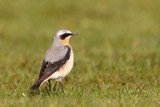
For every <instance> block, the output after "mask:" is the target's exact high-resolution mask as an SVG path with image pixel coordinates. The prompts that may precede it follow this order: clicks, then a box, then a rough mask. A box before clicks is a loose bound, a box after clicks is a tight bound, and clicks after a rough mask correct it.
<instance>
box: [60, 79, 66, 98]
mask: <svg viewBox="0 0 160 107" xmlns="http://www.w3.org/2000/svg"><path fill="white" fill-rule="evenodd" d="M59 83H60V85H61V88H62V91H63V94H64V95H65V93H64V90H63V85H62V82H61V81H59Z"/></svg>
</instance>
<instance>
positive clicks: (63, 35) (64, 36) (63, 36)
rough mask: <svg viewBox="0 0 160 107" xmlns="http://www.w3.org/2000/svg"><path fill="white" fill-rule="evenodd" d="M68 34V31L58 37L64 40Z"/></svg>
mask: <svg viewBox="0 0 160 107" xmlns="http://www.w3.org/2000/svg"><path fill="white" fill-rule="evenodd" d="M69 35H70V33H65V34H62V35H61V36H60V37H61V39H62V40H64V39H65V38H66V37H68V36H69Z"/></svg>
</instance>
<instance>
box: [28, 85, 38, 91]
mask: <svg viewBox="0 0 160 107" xmlns="http://www.w3.org/2000/svg"><path fill="white" fill-rule="evenodd" d="M39 86H40V84H34V85H33V86H32V87H31V88H30V89H31V90H35V89H38V88H39Z"/></svg>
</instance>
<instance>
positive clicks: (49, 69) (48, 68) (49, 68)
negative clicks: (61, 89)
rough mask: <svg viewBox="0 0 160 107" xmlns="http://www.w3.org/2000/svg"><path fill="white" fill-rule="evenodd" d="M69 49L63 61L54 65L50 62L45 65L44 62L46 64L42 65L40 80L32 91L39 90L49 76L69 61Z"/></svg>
mask: <svg viewBox="0 0 160 107" xmlns="http://www.w3.org/2000/svg"><path fill="white" fill-rule="evenodd" d="M67 48H68V51H67V53H66V55H65V56H64V58H63V59H61V60H59V61H57V62H54V63H49V62H47V63H45V62H44V64H42V68H41V72H40V75H39V79H38V80H37V81H36V83H35V84H34V85H33V86H32V87H31V89H32V90H34V89H37V88H38V87H39V86H40V85H41V83H42V82H43V81H44V80H45V79H47V78H48V77H49V76H51V75H52V74H53V73H55V72H56V71H57V70H59V69H60V68H61V67H62V66H63V65H64V64H65V63H66V62H67V61H68V60H69V58H70V53H71V49H70V48H69V47H67Z"/></svg>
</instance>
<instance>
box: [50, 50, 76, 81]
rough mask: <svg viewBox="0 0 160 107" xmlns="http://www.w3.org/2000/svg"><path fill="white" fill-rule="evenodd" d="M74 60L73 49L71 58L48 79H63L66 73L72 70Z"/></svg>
mask: <svg viewBox="0 0 160 107" xmlns="http://www.w3.org/2000/svg"><path fill="white" fill-rule="evenodd" d="M73 61H74V56H73V52H72V51H71V56H70V59H69V60H68V61H67V62H66V64H65V65H63V67H61V68H60V69H59V70H58V71H56V72H55V73H53V74H52V75H51V76H50V77H49V78H48V79H55V80H56V81H61V79H62V78H64V77H65V76H66V75H68V74H69V73H70V71H71V70H72V67H73Z"/></svg>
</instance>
